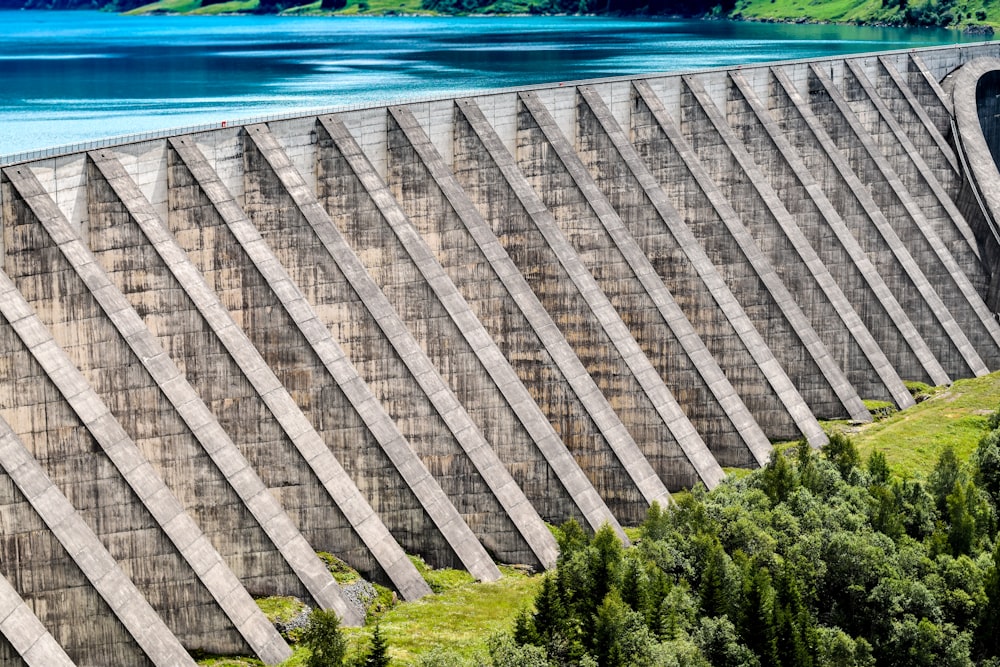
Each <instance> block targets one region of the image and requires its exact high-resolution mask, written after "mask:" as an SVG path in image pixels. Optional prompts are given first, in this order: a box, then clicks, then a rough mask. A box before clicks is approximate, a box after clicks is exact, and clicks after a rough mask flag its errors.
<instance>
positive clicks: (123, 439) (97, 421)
mask: <svg viewBox="0 0 1000 667" xmlns="http://www.w3.org/2000/svg"><path fill="white" fill-rule="evenodd" d="M8 288H10V289H13V283H11V282H10V279H9V278H8V277H7V276H6V274H4V273H2V272H0V289H3V290H4V291H7V290H8ZM16 301H21V304H23V305H24V306H26V307H30V306H27V302H24V301H23V297H21V295H20V293H19V292H17V291H16V290H14V291H12V292H9V293H8V294H6V295H5V298H4V300H3V302H2V303H0V309H2V310H3V311H4V312H5V313H6V311H7V310H8V309H10V308H11V304H12V303H15V302H16ZM31 317H32V318H35V319H36V320H37V318H36V317H35V316H34V315H32V316H31ZM23 321H24V320H22V322H23ZM39 326H43V325H41V324H40V323H39ZM14 328H15V332H16V333H17V334H18V336H19V337H20V338H21V340H22V342H23V343H24V344H25V346H26V347H28V348H29V349H30V350H31V354H32V355H33V356H34V357H35V358H36V360H37V361H38V362H39V363H40V364H44V367H46V371H47V375H48V377H49V379H50V380H51V381H52V382H53V384H55V386H56V388H57V389H58V390H59V391H60V393H62V394H63V396H64V397H67V396H66V395H67V392H66V386H67V385H69V386H73V385H76V384H79V383H81V382H82V383H85V384H86V379H85V378H84V377H83V374H82V373H81V372H80V371H79V370H78V369H77V368H76V366H74V365H73V362H72V361H71V360H70V359H69V357H68V356H67V355H66V353H65V352H64V351H63V350H62V348H60V347H58V346H57V345H54V341H52V339H51V337H48V334H47V332H46V333H45V335H46V340H48V341H52V342H53V346H52V349H48V348H47V347H46V348H45V349H44V357H43V355H42V354H40V353H39V350H40V349H42V348H43V347H44V346H41V345H38V341H37V336H35V337H34V338H31V337H29V336H28V335H26V333H25V327H23V326H17V325H15V327H14ZM30 331H34V332H37V329H31V330H30ZM30 331H29V333H30ZM50 368H51V369H52V370H48V369H50ZM86 387H87V388H86V390H85V391H84V392H81V393H80V394H77V398H75V399H72V398H69V397H67V401H68V402H69V403H70V405H71V407H72V408H73V409H74V412H76V413H77V415H78V417H79V418H80V420H81V421H82V422H83V424H84V426H85V427H86V428H87V430H88V431H89V432H90V433H91V436H92V437H93V438H94V440H95V441H96V442H97V443H98V444H99V445H100V446H101V448H102V449H103V450H104V452H105V453H106V455H107V456H108V459H109V460H110V461H111V463H112V464H113V465H114V466H115V467H116V468H117V469H118V471H119V472H120V473H121V475H122V477H123V478H124V479H125V481H126V483H128V485H129V487H130V488H131V489H132V490H133V491H134V492H135V494H136V497H137V498H139V500H140V501H141V502H142V504H143V506H144V507H145V508H146V510H147V511H148V512H149V513H150V515H151V516H152V517H153V518H154V519H155V520H156V521H157V523H158V524H159V528H160V529H161V530H163V532H164V533H165V534H166V535H167V537H168V538H169V539H170V541H171V542H172V543H173V544H174V546H175V547H176V548H177V551H178V552H179V553H180V555H181V557H182V558H183V559H184V561H185V562H187V563H188V565H190V566H191V568H192V570H193V571H194V572H195V574H196V575H198V578H199V580H200V581H201V582H202V584H203V585H205V587H206V588H207V589H208V591H209V593H210V594H211V595H212V597H213V599H215V601H216V602H217V603H219V605H220V607H221V609H222V611H223V613H225V614H226V615H227V617H229V619H230V620H231V621H233V622H234V626H235V627H236V628H237V630H239V631H240V632H241V634H242V635H243V637H244V639H246V640H247V643H248V644H250V646H251V647H252V648H254V650H263V645H262V644H261V643H260V642H256V641H255V639H254V635H253V633H250V632H248V631H247V630H248V628H247V627H245V624H243V623H238V622H236V621H237V619H240V618H244V617H246V616H248V615H250V614H256V615H260V616H261V618H263V616H262V615H261V614H260V610H259V609H258V608H257V605H256V603H254V601H253V599H252V598H251V597H250V596H249V594H247V593H246V591H245V590H244V589H243V588H242V587H240V589H239V590H240V592H241V595H238V596H231V595H229V594H228V591H223V590H221V589H220V588H219V587H218V586H216V585H215V584H216V583H217V580H215V579H206V578H205V577H203V576H201V574H202V573H199V572H198V568H197V567H196V564H195V562H194V561H193V560H192V559H193V551H192V548H191V545H192V543H193V542H198V543H199V547H200V549H201V550H202V554H201V556H200V558H201V559H202V560H204V559H205V558H207V559H209V560H210V561H211V562H213V563H217V564H219V565H220V566H221V567H223V568H226V573H227V577H226V578H227V582H226V583H227V585H232V584H237V585H238V581H237V579H236V577H235V575H233V574H232V572H230V571H229V570H228V568H227V567H226V565H225V563H224V561H223V559H222V556H221V555H219V553H218V552H217V551H216V550H215V547H213V546H212V545H211V543H210V542H209V541H208V539H207V538H206V537H205V536H204V534H203V533H202V532H201V529H200V528H199V527H198V525H197V524H196V523H195V521H194V520H193V519H192V518H191V517H190V515H188V514H187V513H186V512H185V511H184V509H183V507H182V505H181V503H180V501H179V500H178V499H177V498H176V497H175V496H174V495H173V493H172V492H171V491H170V489H168V488H167V486H166V484H164V483H163V480H162V479H161V478H160V476H159V475H158V474H157V473H156V471H155V470H154V469H153V468H152V466H151V465H149V464H148V463H147V462H146V460H145V458H144V457H143V455H142V453H141V452H140V451H139V448H138V447H137V446H136V445H135V443H134V442H133V441H132V439H131V438H130V437H129V436H128V435H127V434H126V433H125V430H124V429H122V428H121V426H120V425H119V424H118V421H117V420H116V419H115V418H114V416H112V414H111V412H110V410H109V409H108V408H107V406H106V405H105V404H104V402H103V401H102V400H101V398H100V397H99V396H98V395H97V394H96V393H95V392H94V390H93V389H91V388H90V385H89V384H87V385H86ZM82 402H83V403H85V404H86V405H88V406H91V407H90V413H89V414H88V413H87V412H84V411H82V410H81V409H80V406H81V403H82ZM167 522H169V523H171V525H172V527H173V529H172V530H167V528H166V523H167ZM258 620H259V619H258ZM272 631H273V628H272ZM268 634H269V635H270V636H267V637H266V638H265V639H266V641H268V642H269V641H270V640H273V639H274V638H275V637H277V638H279V639H280V636H279V635H277V632H271V633H268ZM285 653H288V655H290V653H289V652H288V649H287V647H286V648H284V649H281V654H285ZM265 655H266V653H265ZM279 657H280V656H279V655H278V654H272V655H271V658H272V659H278V658H279ZM286 657H287V656H286ZM281 659H285V658H281Z"/></svg>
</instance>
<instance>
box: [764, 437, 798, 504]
mask: <svg viewBox="0 0 1000 667" xmlns="http://www.w3.org/2000/svg"><path fill="white" fill-rule="evenodd" d="M760 480H761V489H762V490H763V491H764V493H766V494H767V497H768V498H769V499H770V500H771V503H772V504H775V505H777V504H778V503H782V502H785V500H787V499H788V494H790V493H791V492H792V491H793V490H794V489H795V487H796V486H798V480H797V479H796V475H795V471H794V470H793V469H792V466H791V464H789V462H788V459H786V458H785V455H784V454H782V453H781V451H780V450H777V449H776V450H774V452H773V453H772V454H771V460H770V461H768V462H767V465H766V466H764V470H763V471H762V472H761V474H760Z"/></svg>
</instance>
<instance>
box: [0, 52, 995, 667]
mask: <svg viewBox="0 0 1000 667" xmlns="http://www.w3.org/2000/svg"><path fill="white" fill-rule="evenodd" d="M998 58H1000V44H992V43H985V44H981V45H963V46H956V47H947V48H934V49H925V50H917V51H905V52H888V53H880V54H870V55H861V56H851V57H849V58H843V59H828V58H827V59H816V60H806V61H795V62H784V63H775V64H762V65H752V66H743V67H736V68H724V69H714V70H705V71H698V72H689V73H677V74H664V75H651V76H644V77H639V78H616V79H604V80H595V81H587V82H574V83H562V84H552V85H546V86H533V87H529V88H523V89H509V90H503V91H496V92H489V93H483V94H477V95H473V96H470V97H466V98H461V99H434V100H422V101H412V102H407V103H401V104H396V105H390V106H382V107H372V108H365V109H349V110H340V111H336V112H329V113H327V112H323V113H318V114H313V115H303V116H297V117H284V118H276V119H270V120H267V121H264V122H260V121H254V122H248V123H245V124H239V123H235V124H234V123H231V122H229V123H226V124H225V125H226V126H225V127H214V128H205V127H203V128H197V130H196V131H189V132H181V133H175V134H169V135H164V136H154V137H148V136H147V137H143V138H141V139H139V140H123V141H121V142H118V143H114V142H112V143H109V144H108V145H99V146H92V147H89V148H86V149H84V150H71V149H67V150H64V151H56V152H57V153H58V154H56V155H47V156H42V157H35V158H31V159H20V158H18V159H8V160H6V161H5V162H0V164H2V165H3V166H2V167H0V212H2V213H0V224H2V230H3V236H2V243H0V252H2V262H3V264H2V271H0V292H2V297H0V315H2V317H0V345H2V346H3V354H2V355H0V359H2V363H0V468H2V470H0V519H2V520H0V606H2V607H3V609H4V610H5V611H4V613H3V614H0V662H3V663H4V664H8V663H10V664H29V665H51V664H78V665H102V664H116V665H146V664H155V665H175V664H182V663H183V662H184V661H190V659H189V654H191V653H199V652H203V653H214V654H253V655H256V656H258V657H259V658H260V659H262V660H263V661H265V662H266V663H277V662H280V661H281V660H283V659H284V658H286V657H287V656H288V655H290V649H289V648H288V646H287V645H286V644H285V642H284V640H283V639H282V638H281V636H280V635H279V634H278V633H277V632H276V631H275V630H274V628H273V627H271V625H270V623H268V621H267V619H266V618H265V617H264V616H263V614H262V613H261V612H260V610H259V609H258V607H257V605H256V604H254V601H253V599H254V598H260V597H267V596H274V595H291V596H295V597H297V598H299V599H301V600H303V601H304V602H305V603H306V604H308V605H310V606H314V607H321V608H326V609H333V610H335V611H336V612H337V613H338V614H339V615H340V616H341V618H342V619H343V621H344V622H345V623H349V624H350V623H359V622H361V621H362V619H363V618H364V610H363V609H358V608H356V607H355V606H352V605H353V603H352V602H351V601H350V596H347V595H345V594H344V593H343V591H342V590H341V588H340V586H339V584H338V583H337V582H336V580H335V579H334V577H333V576H332V575H331V573H330V572H329V570H328V569H327V567H326V564H325V563H324V560H323V558H325V557H326V556H325V554H332V555H333V556H335V557H336V558H338V559H341V560H343V561H344V562H346V563H347V564H348V565H350V566H351V567H353V568H355V569H357V570H358V571H359V572H360V573H362V575H363V576H364V577H365V578H367V579H370V580H373V581H376V582H378V583H381V584H384V585H386V586H389V587H391V588H393V589H394V590H395V591H396V592H397V593H398V594H399V595H400V596H401V597H402V598H404V599H417V598H419V597H421V596H423V595H426V594H428V593H429V592H430V589H429V588H428V586H427V585H426V584H425V583H424V581H423V580H422V579H421V577H420V575H419V573H418V571H417V569H416V568H415V566H414V565H413V563H412V562H411V560H410V558H409V557H408V554H410V555H418V556H420V557H421V558H423V560H424V561H426V562H427V563H429V564H430V565H432V566H434V567H456V568H462V569H465V570H467V571H468V572H470V573H471V574H472V575H473V576H474V577H475V578H477V579H479V580H482V581H489V580H493V579H496V578H497V577H498V576H499V574H500V572H499V569H498V567H497V564H499V563H519V564H524V565H527V566H530V567H532V568H535V569H539V570H541V569H547V568H550V567H552V566H553V565H554V564H555V561H556V557H557V545H556V542H555V540H554V539H553V537H552V534H551V532H550V531H549V529H548V527H547V525H546V524H560V523H562V522H564V521H566V520H568V519H571V518H572V519H576V520H577V521H579V522H580V524H581V525H583V526H585V527H587V528H589V529H591V530H596V529H598V528H600V527H601V526H602V525H604V524H609V525H610V526H611V527H612V528H613V529H614V530H616V531H617V532H618V534H619V535H620V537H621V538H622V539H623V540H627V538H626V536H625V533H624V531H623V530H622V526H629V525H637V524H638V523H640V522H641V521H642V520H643V518H644V517H645V515H646V511H647V509H648V508H649V506H650V505H651V504H652V503H654V502H658V503H661V504H665V503H669V502H671V500H670V493H671V492H672V491H677V490H681V489H687V488H691V487H693V486H695V485H704V486H705V487H707V488H713V487H714V486H716V485H717V484H719V483H720V482H721V481H722V480H723V478H724V476H725V471H724V468H730V467H757V466H760V465H764V464H766V462H767V461H768V459H769V456H770V452H771V446H772V444H771V443H773V442H777V441H788V440H798V439H803V440H805V441H806V442H808V443H809V444H811V445H812V446H814V447H820V446H822V445H823V444H824V443H825V442H826V435H825V433H824V431H823V428H822V426H821V423H820V422H821V421H822V420H828V419H849V420H853V421H855V422H866V421H870V420H871V419H872V417H871V415H870V414H869V412H868V409H867V408H866V401H886V402H891V403H893V404H894V405H896V406H897V407H899V408H906V407H908V406H910V405H912V404H913V398H912V397H911V395H910V393H909V392H908V391H907V389H906V385H905V382H906V381H919V382H927V383H930V384H935V385H937V384H946V383H949V382H951V381H953V380H956V379H958V378H963V377H972V376H979V375H983V374H986V373H988V372H991V371H994V370H997V369H1000V325H998V323H997V319H996V315H995V313H996V311H997V310H998V305H1000V226H998V221H1000V174H998V171H997V160H996V156H997V155H1000V124H998V123H997V122H996V118H997V113H998V107H1000V102H998V100H1000V59H998Z"/></svg>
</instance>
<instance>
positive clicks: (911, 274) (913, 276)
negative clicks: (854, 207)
mask: <svg viewBox="0 0 1000 667" xmlns="http://www.w3.org/2000/svg"><path fill="white" fill-rule="evenodd" d="M771 71H772V73H773V74H774V77H775V80H776V81H777V82H778V84H779V85H780V87H781V89H782V91H783V92H784V94H785V95H786V96H787V97H788V98H789V100H790V101H791V102H792V104H793V106H794V107H795V110H796V112H797V113H798V114H799V116H800V117H801V118H802V119H803V121H804V122H805V124H806V126H807V127H808V128H809V131H810V132H811V133H812V135H813V136H814V137H815V138H816V140H817V141H818V142H819V144H820V145H821V146H822V147H823V152H824V154H825V155H826V157H827V159H828V160H830V162H831V163H832V164H833V165H834V167H835V168H836V170H837V173H838V174H839V175H840V177H841V178H842V179H843V181H844V183H845V185H846V186H847V188H848V189H849V190H850V191H851V194H853V195H854V197H855V198H856V199H857V201H858V203H859V204H860V205H861V207H862V208H863V209H864V210H865V213H866V215H867V217H868V219H869V220H870V221H871V222H872V224H873V225H874V226H875V228H876V229H877V230H878V232H879V235H880V236H881V237H882V239H883V240H884V242H885V243H886V245H887V247H888V248H889V250H890V251H891V252H892V254H893V256H894V257H895V258H896V261H897V262H899V264H900V266H901V267H902V269H903V271H904V272H905V273H906V275H907V277H908V278H909V279H910V281H911V282H912V283H913V285H914V287H916V289H917V291H918V292H919V293H920V296H921V297H922V298H923V300H924V302H925V303H926V304H927V307H928V308H929V309H930V310H931V312H932V313H933V314H934V317H935V319H936V320H937V322H938V324H939V326H940V327H941V328H942V330H943V331H944V333H945V335H946V336H947V337H948V339H949V341H950V342H951V344H952V345H953V346H954V347H955V349H956V350H958V351H959V354H961V355H962V357H963V359H966V353H965V352H964V351H963V348H964V349H965V350H968V349H971V348H972V345H971V343H969V341H968V338H966V336H965V333H964V332H962V330H961V329H960V328H959V326H958V324H957V323H956V322H955V319H954V317H952V315H951V312H949V310H948V308H947V307H946V306H945V305H944V302H943V301H942V300H941V297H940V296H939V295H938V293H937V292H936V291H935V290H934V288H933V287H932V286H931V284H930V281H929V280H927V276H925V275H924V272H923V271H921V270H920V267H919V266H918V265H917V263H916V261H915V260H914V259H913V256H912V255H910V252H909V251H908V250H907V249H906V247H905V246H904V245H903V242H902V240H901V239H900V238H899V236H898V235H897V234H896V231H895V230H894V229H893V228H892V226H891V225H890V224H889V221H888V220H887V219H886V218H885V215H884V214H883V213H882V211H881V209H880V208H879V207H878V205H877V204H876V203H875V200H874V199H873V198H872V195H871V193H870V192H868V189H867V188H866V187H865V186H864V184H862V183H861V180H860V179H859V178H858V176H857V175H856V174H855V173H854V170H852V169H851V167H850V165H849V164H848V163H847V158H846V157H844V155H843V154H842V153H841V152H840V149H838V148H837V146H836V144H835V143H834V142H833V139H832V138H831V137H830V135H829V134H827V132H826V130H825V129H824V128H823V126H822V124H821V123H820V121H819V119H818V118H816V116H815V115H814V114H813V112H812V110H811V109H810V108H809V105H808V104H807V103H806V102H805V100H804V99H803V98H802V96H801V95H800V94H799V92H798V90H797V89H796V88H795V86H794V84H793V83H792V82H791V80H790V79H789V78H788V75H787V74H785V72H784V71H782V70H781V69H780V68H774V69H772V70H771ZM975 358H976V359H979V357H978V355H975ZM966 363H967V364H970V365H971V363H970V362H969V360H967V359H966ZM979 364H980V365H982V360H981V359H979Z"/></svg>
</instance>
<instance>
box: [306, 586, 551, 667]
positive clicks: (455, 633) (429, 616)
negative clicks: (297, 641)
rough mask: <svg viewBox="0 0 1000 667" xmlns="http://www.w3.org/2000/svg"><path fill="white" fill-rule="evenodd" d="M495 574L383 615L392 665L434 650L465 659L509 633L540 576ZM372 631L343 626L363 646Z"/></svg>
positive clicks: (412, 662)
mask: <svg viewBox="0 0 1000 667" xmlns="http://www.w3.org/2000/svg"><path fill="white" fill-rule="evenodd" d="M500 571H501V572H502V573H503V576H502V577H501V579H500V580H498V581H495V582H490V583H480V582H474V581H471V577H470V578H469V580H467V581H466V582H465V583H457V582H456V581H454V580H452V581H450V584H451V587H450V588H448V589H446V590H444V591H443V592H442V593H436V594H434V595H428V596H427V597H424V598H422V599H420V600H416V601H414V602H404V603H401V604H399V605H397V606H396V607H395V608H393V609H391V610H389V611H388V612H386V613H385V614H383V615H382V616H381V617H380V618H379V619H378V623H379V625H380V627H381V629H382V633H383V634H384V635H385V637H386V638H387V639H388V641H389V647H390V650H389V652H390V655H391V656H392V661H393V664H394V665H399V666H400V667H403V666H405V665H416V664H417V660H418V659H419V656H420V655H422V654H424V653H427V652H429V651H431V650H432V649H434V648H435V647H438V646H442V647H447V648H448V649H449V650H452V651H455V652H457V653H459V654H460V655H462V656H464V657H467V658H469V657H472V656H474V655H476V654H477V653H484V652H485V651H486V640H487V639H488V638H489V637H490V635H492V634H494V633H496V632H499V631H506V630H509V629H510V628H511V627H512V625H513V623H514V617H515V616H517V613H518V612H519V611H520V610H521V609H522V608H524V607H527V606H529V605H530V604H531V602H532V600H533V599H534V597H535V593H536V592H537V591H538V588H539V587H540V585H541V577H540V576H539V575H527V574H525V573H524V572H521V571H520V570H518V569H516V568H511V567H506V566H500ZM434 572H449V571H448V570H434ZM462 574H465V573H462ZM466 576H468V575H466ZM425 578H427V576H426V574H425ZM432 586H433V584H432ZM373 627H374V623H369V624H368V626H367V627H365V628H359V629H354V628H348V629H347V634H348V636H349V637H350V639H351V641H352V645H353V646H363V645H367V642H368V638H369V637H370V636H371V632H372V628H373ZM287 664H288V663H286V666H287Z"/></svg>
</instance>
